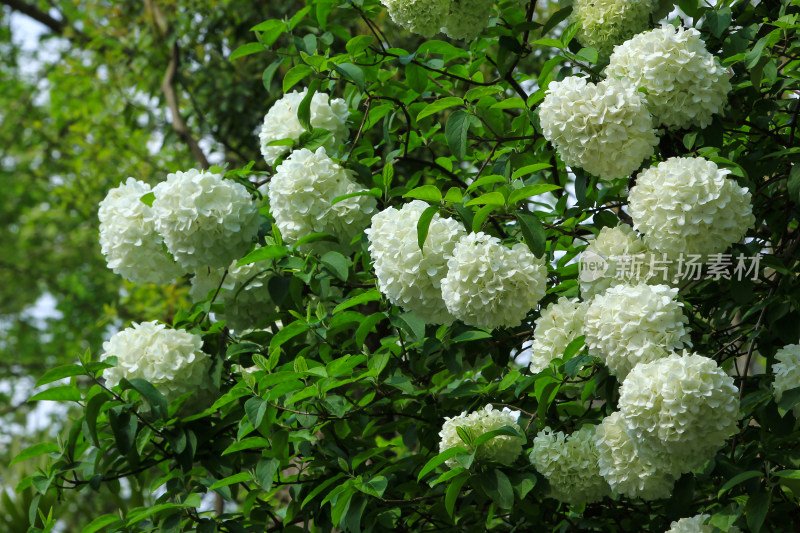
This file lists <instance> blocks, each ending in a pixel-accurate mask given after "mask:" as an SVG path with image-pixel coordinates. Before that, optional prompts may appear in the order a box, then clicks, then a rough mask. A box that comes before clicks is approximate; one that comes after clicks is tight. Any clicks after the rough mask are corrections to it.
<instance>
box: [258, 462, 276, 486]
mask: <svg viewBox="0 0 800 533" xmlns="http://www.w3.org/2000/svg"><path fill="white" fill-rule="evenodd" d="M280 466H281V462H280V461H279V460H278V459H275V458H274V457H273V458H261V459H259V460H258V464H257V465H256V482H257V483H258V484H259V485H261V488H262V489H264V490H270V489H271V488H272V483H273V481H274V479H275V472H277V471H278V468H279V467H280Z"/></svg>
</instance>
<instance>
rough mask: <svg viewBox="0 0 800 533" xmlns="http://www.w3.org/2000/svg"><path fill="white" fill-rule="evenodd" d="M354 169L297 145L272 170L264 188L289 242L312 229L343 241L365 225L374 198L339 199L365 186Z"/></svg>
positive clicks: (323, 154)
mask: <svg viewBox="0 0 800 533" xmlns="http://www.w3.org/2000/svg"><path fill="white" fill-rule="evenodd" d="M365 190H366V189H364V188H363V187H361V186H360V185H359V184H358V183H357V182H356V181H355V173H354V172H353V171H352V170H346V169H344V168H342V167H341V166H340V165H339V164H337V163H335V162H334V161H333V160H332V159H331V158H330V157H328V155H327V154H326V152H325V149H324V148H322V147H320V148H317V151H316V152H312V151H311V150H308V149H306V148H302V149H300V150H295V151H294V152H292V154H291V155H290V156H289V157H287V158H286V159H285V160H284V161H283V163H281V164H280V165H278V168H277V169H275V174H274V175H273V176H272V179H271V180H270V186H269V191H268V193H267V194H268V197H269V204H270V211H271V213H272V216H273V217H275V225H277V226H278V229H280V231H281V235H282V236H283V238H284V239H285V240H286V241H288V242H296V241H297V240H299V239H300V238H301V237H305V236H306V235H309V234H311V233H328V234H331V235H333V236H335V237H337V238H338V239H339V240H340V241H341V242H343V243H345V244H347V243H349V242H350V240H351V239H352V238H353V237H354V236H355V235H357V234H359V233H361V231H363V230H364V228H365V227H367V225H369V221H370V217H371V216H372V214H373V213H374V212H375V206H376V202H375V198H374V197H372V196H353V197H351V198H347V199H345V200H342V201H340V202H337V203H335V204H334V203H333V199H334V198H336V197H337V196H342V195H345V194H352V193H356V192H362V191H365Z"/></svg>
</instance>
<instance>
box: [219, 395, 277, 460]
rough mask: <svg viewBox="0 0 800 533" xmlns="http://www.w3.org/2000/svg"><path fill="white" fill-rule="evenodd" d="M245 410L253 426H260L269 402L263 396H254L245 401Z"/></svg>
mask: <svg viewBox="0 0 800 533" xmlns="http://www.w3.org/2000/svg"><path fill="white" fill-rule="evenodd" d="M244 412H245V413H247V419H248V420H250V423H251V424H253V427H254V428H258V427H259V426H260V425H261V422H263V421H264V415H265V414H266V412H267V402H266V401H264V399H263V398H260V397H258V396H254V397H252V398H250V399H249V400H247V401H246V402H244ZM223 455H224V454H223Z"/></svg>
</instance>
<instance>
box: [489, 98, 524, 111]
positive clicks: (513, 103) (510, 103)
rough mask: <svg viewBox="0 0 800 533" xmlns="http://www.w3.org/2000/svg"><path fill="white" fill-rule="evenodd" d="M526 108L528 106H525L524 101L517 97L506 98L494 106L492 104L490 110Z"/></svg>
mask: <svg viewBox="0 0 800 533" xmlns="http://www.w3.org/2000/svg"><path fill="white" fill-rule="evenodd" d="M527 107H528V106H527V105H525V100H523V99H522V98H520V97H519V96H514V97H513V98H506V99H505V100H500V101H499V102H497V103H496V104H492V109H527Z"/></svg>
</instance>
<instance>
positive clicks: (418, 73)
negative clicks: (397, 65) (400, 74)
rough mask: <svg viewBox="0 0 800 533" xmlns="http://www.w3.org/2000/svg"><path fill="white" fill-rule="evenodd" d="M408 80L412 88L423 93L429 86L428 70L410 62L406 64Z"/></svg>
mask: <svg viewBox="0 0 800 533" xmlns="http://www.w3.org/2000/svg"><path fill="white" fill-rule="evenodd" d="M405 73H406V81H407V82H408V86H409V87H411V90H412V91H414V92H417V93H420V94H422V93H423V92H425V89H427V88H428V74H427V71H426V70H425V69H424V68H422V67H420V66H419V65H417V64H416V63H409V64H408V65H406V66H405Z"/></svg>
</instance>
